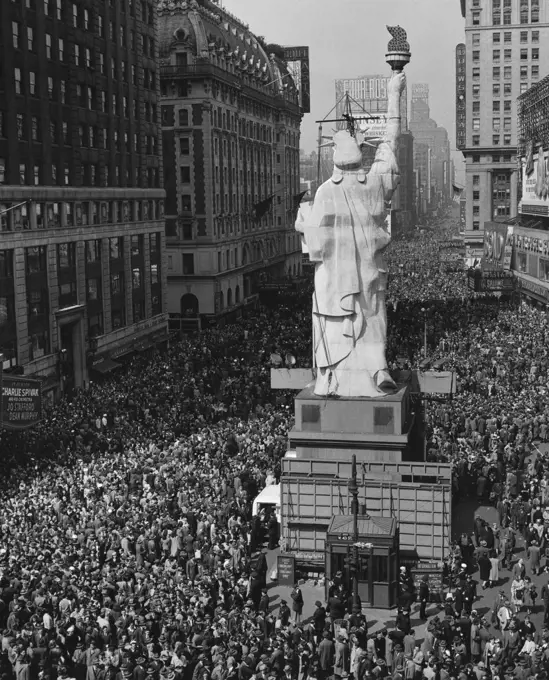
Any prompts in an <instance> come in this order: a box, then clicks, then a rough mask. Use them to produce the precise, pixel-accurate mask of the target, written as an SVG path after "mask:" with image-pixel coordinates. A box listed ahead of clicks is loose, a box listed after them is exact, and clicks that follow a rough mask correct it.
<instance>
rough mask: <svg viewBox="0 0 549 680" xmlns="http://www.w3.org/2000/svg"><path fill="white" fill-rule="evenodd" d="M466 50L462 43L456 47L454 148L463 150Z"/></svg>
mask: <svg viewBox="0 0 549 680" xmlns="http://www.w3.org/2000/svg"><path fill="white" fill-rule="evenodd" d="M465 55H466V48H465V45H464V43H459V45H457V47H456V147H457V148H458V149H464V148H465V146H466V137H465V132H466V129H467V128H466V120H467V113H466V106H465V89H466V56H465Z"/></svg>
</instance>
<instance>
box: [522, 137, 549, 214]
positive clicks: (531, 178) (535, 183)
mask: <svg viewBox="0 0 549 680" xmlns="http://www.w3.org/2000/svg"><path fill="white" fill-rule="evenodd" d="M520 210H521V212H523V213H526V214H529V215H549V152H547V151H545V152H544V151H543V149H542V148H541V147H539V148H538V149H537V150H535V149H534V147H533V145H532V143H530V144H528V149H527V152H526V156H525V158H523V159H522V200H521V203H520Z"/></svg>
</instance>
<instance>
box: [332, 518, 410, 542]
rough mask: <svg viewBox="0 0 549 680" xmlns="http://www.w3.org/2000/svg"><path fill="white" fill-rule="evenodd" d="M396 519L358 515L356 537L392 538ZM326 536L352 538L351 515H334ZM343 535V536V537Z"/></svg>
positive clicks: (395, 527)
mask: <svg viewBox="0 0 549 680" xmlns="http://www.w3.org/2000/svg"><path fill="white" fill-rule="evenodd" d="M396 530H397V521H396V519H395V518H394V517H370V516H369V515H362V516H360V515H359V517H358V537H359V539H364V538H372V539H375V538H394V536H395V534H396ZM328 536H329V537H330V538H337V539H339V540H353V538H354V537H353V517H352V515H334V516H333V517H332V521H331V522H330V526H329V527H328ZM343 537H345V538H343Z"/></svg>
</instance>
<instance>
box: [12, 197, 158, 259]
mask: <svg viewBox="0 0 549 680" xmlns="http://www.w3.org/2000/svg"><path fill="white" fill-rule="evenodd" d="M32 205H33V211H31V210H29V208H28V204H26V203H24V204H22V205H21V204H19V203H15V204H14V205H11V204H10V203H0V231H18V230H27V229H58V228H60V227H74V226H86V225H88V224H124V223H127V222H146V221H149V220H155V219H161V218H162V217H163V207H162V202H161V201H158V200H149V201H108V202H98V201H81V202H77V203H60V202H50V203H42V202H39V201H33V203H32ZM153 237H154V238H153ZM132 238H133V237H132ZM157 238H158V235H157V234H156V235H155V234H152V235H151V241H150V248H151V252H154V253H157V252H158V250H159V247H160V246H159V245H158V243H157ZM153 240H154V243H153ZM132 243H133V242H132ZM132 252H133V245H132Z"/></svg>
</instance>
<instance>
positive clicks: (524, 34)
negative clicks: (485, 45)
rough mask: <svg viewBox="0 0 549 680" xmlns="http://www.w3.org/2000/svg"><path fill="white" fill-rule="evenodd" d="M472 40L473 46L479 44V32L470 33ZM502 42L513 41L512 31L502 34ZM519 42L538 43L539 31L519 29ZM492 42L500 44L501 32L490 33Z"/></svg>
mask: <svg viewBox="0 0 549 680" xmlns="http://www.w3.org/2000/svg"><path fill="white" fill-rule="evenodd" d="M472 42H473V47H475V46H477V45H480V33H473V35H472ZM503 42H504V43H506V44H510V43H512V42H513V32H512V31H505V32H504V34H503ZM520 42H521V44H523V45H524V44H525V43H528V42H531V43H534V44H536V43H539V31H521V32H520ZM492 44H493V45H500V44H501V33H500V32H499V31H498V32H496V33H492Z"/></svg>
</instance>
